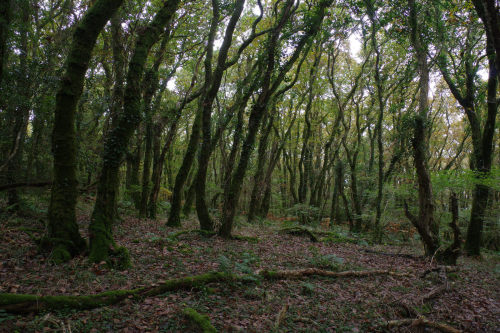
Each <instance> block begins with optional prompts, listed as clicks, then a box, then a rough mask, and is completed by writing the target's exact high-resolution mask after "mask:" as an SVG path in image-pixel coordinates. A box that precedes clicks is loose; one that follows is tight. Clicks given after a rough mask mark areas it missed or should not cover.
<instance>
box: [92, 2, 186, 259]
mask: <svg viewBox="0 0 500 333" xmlns="http://www.w3.org/2000/svg"><path fill="white" fill-rule="evenodd" d="M178 3H179V0H169V1H166V2H165V3H164V6H163V7H162V8H161V9H160V10H159V11H158V13H157V14H156V15H155V17H154V19H153V21H152V22H151V23H150V25H148V26H147V27H146V28H145V29H144V30H143V31H142V33H141V34H140V35H139V37H138V39H137V41H136V45H135V50H134V54H133V55H132V58H131V60H130V63H129V70H128V74H127V86H126V88H125V95H124V109H123V113H122V114H121V115H120V117H119V119H118V121H117V126H116V127H115V128H114V129H113V130H112V131H111V132H110V133H109V136H108V138H107V140H106V143H105V147H104V153H103V165H102V170H101V175H100V178H99V184H98V188H97V198H96V203H95V206H94V211H93V213H92V217H91V221H90V226H89V235H90V260H91V261H92V262H101V261H106V262H108V264H109V265H112V266H116V267H117V268H125V267H127V266H129V265H130V262H129V258H128V252H127V250H126V249H125V248H121V247H118V246H117V245H116V243H115V241H114V240H113V236H112V224H113V221H114V213H115V210H114V205H115V201H116V199H117V189H118V184H119V177H118V169H119V168H120V164H121V162H122V159H123V156H124V155H125V152H126V150H127V146H128V143H129V141H130V137H131V136H132V134H133V132H134V130H135V129H136V128H137V126H138V125H139V123H140V121H141V113H140V111H141V81H142V77H143V72H144V66H145V63H146V60H147V57H148V54H149V51H150V49H151V47H152V46H153V45H154V44H155V43H156V42H157V41H158V39H159V38H160V35H161V34H162V33H163V31H164V30H165V26H166V25H167V23H168V22H169V21H170V20H171V19H172V18H173V16H174V14H175V12H176V10H177V5H178ZM110 255H115V256H116V257H117V260H116V261H112V260H111V258H110Z"/></svg>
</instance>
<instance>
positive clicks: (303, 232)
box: [280, 227, 319, 243]
mask: <svg viewBox="0 0 500 333" xmlns="http://www.w3.org/2000/svg"><path fill="white" fill-rule="evenodd" d="M280 232H283V233H286V234H290V235H294V236H308V237H309V239H310V240H311V242H314V243H315V242H318V241H319V238H318V236H316V235H315V234H314V233H313V232H312V231H311V230H309V229H306V228H302V227H290V228H284V229H281V230H280Z"/></svg>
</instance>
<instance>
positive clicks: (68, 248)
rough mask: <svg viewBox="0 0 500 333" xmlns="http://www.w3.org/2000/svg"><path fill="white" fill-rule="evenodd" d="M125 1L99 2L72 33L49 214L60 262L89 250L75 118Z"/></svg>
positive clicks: (57, 119) (59, 103)
mask: <svg viewBox="0 0 500 333" xmlns="http://www.w3.org/2000/svg"><path fill="white" fill-rule="evenodd" d="M121 3H122V0H97V1H96V2H95V3H94V5H93V6H92V7H91V8H90V9H89V10H88V11H87V13H86V14H85V15H84V17H83V18H82V20H81V21H80V23H78V25H77V26H76V28H75V32H74V33H73V41H72V44H71V48H70V52H69V55H68V58H67V60H66V64H65V71H64V74H63V77H62V78H61V83H60V87H59V91H58V92H57V95H56V108H55V115H54V128H53V132H52V150H53V154H54V183H53V185H52V191H51V199H50V206H49V213H48V219H49V224H48V237H47V238H46V240H47V242H46V243H47V245H48V246H49V247H50V248H51V249H52V250H53V258H54V259H55V260H57V261H64V260H68V259H70V257H71V256H74V255H76V254H78V253H80V252H82V251H83V250H84V249H85V248H86V244H85V241H84V239H83V238H82V237H81V236H80V233H79V231H78V225H77V223H76V214H75V206H76V199H77V194H78V193H77V179H76V142H75V115H76V105H77V102H78V99H79V97H80V95H81V94H82V90H83V82H84V79H85V72H86V70H87V68H88V63H89V61H90V57H91V55H92V50H93V48H94V45H95V43H96V40H97V37H98V36H99V33H100V32H101V30H102V29H103V27H104V25H105V24H106V22H107V21H108V20H109V18H110V17H111V16H112V15H113V14H114V13H115V12H116V10H117V9H118V7H119V6H120V5H121Z"/></svg>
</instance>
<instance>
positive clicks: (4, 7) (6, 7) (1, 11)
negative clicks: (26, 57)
mask: <svg viewBox="0 0 500 333" xmlns="http://www.w3.org/2000/svg"><path fill="white" fill-rule="evenodd" d="M10 1H11V0H4V1H1V2H0V84H1V83H2V77H3V67H4V65H5V55H6V54H7V37H8V35H9V25H10Z"/></svg>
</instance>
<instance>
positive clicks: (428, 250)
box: [405, 0, 440, 256]
mask: <svg viewBox="0 0 500 333" xmlns="http://www.w3.org/2000/svg"><path fill="white" fill-rule="evenodd" d="M408 5H409V7H410V17H409V27H410V30H411V33H410V39H411V43H412V45H413V47H414V49H415V51H414V52H415V58H416V61H417V68H418V71H419V75H420V80H419V87H420V95H419V102H418V113H417V114H416V115H415V118H414V119H415V120H414V124H413V126H414V129H413V138H412V140H411V141H412V147H413V163H414V165H415V171H416V173H417V181H418V206H419V212H418V216H417V217H416V216H413V215H412V214H411V213H410V211H409V210H408V207H405V208H406V209H405V213H406V216H407V217H408V219H409V220H410V222H411V223H412V224H413V225H414V226H415V228H416V229H417V231H418V233H419V235H420V237H421V238H422V241H423V243H424V249H425V254H426V255H427V256H432V255H434V254H435V253H436V251H437V250H438V249H439V243H440V240H439V224H438V223H437V221H436V220H435V218H434V199H433V195H432V184H431V178H430V174H429V168H428V165H427V164H428V156H427V155H428V152H429V147H428V136H427V131H428V128H427V126H428V125H427V113H428V111H429V102H428V97H429V65H428V63H427V49H426V47H425V45H424V44H423V43H422V37H421V31H420V29H419V25H418V21H417V12H418V9H417V5H416V4H415V0H408Z"/></svg>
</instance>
